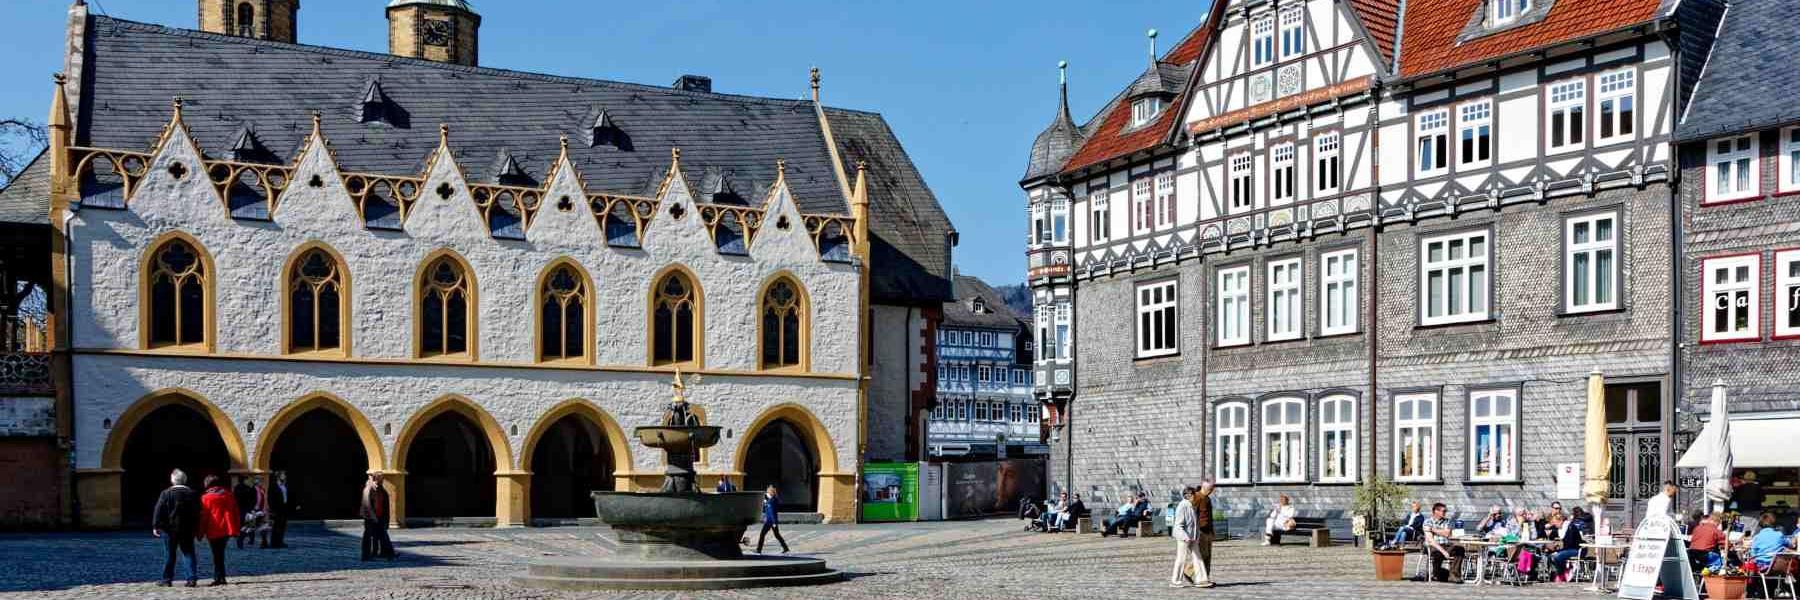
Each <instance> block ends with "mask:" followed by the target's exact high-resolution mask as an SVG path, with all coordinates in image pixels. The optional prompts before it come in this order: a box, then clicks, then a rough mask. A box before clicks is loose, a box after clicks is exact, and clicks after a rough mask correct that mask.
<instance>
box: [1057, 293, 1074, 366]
mask: <svg viewBox="0 0 1800 600" xmlns="http://www.w3.org/2000/svg"><path fill="white" fill-rule="evenodd" d="M1070 312H1071V311H1070V310H1069V301H1068V300H1058V301H1056V340H1055V342H1056V359H1057V360H1058V361H1061V362H1068V361H1069V359H1070V358H1071V357H1073V356H1074V354H1070V353H1069V341H1070V340H1069V338H1070V337H1071V335H1070V334H1071V332H1072V331H1073V329H1072V328H1071V327H1070V326H1069V325H1070V321H1069V319H1070V315H1069V313H1070Z"/></svg>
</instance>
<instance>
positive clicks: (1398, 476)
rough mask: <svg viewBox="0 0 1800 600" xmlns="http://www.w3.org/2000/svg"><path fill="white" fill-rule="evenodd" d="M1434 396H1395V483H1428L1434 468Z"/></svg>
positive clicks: (1434, 472)
mask: <svg viewBox="0 0 1800 600" xmlns="http://www.w3.org/2000/svg"><path fill="white" fill-rule="evenodd" d="M1437 402H1438V398H1437V394H1434V393H1430V392H1424V393H1413V394H1397V395H1395V396H1394V480H1395V481H1431V480H1435V479H1437V477H1438V469H1437V448H1438V429H1437Z"/></svg>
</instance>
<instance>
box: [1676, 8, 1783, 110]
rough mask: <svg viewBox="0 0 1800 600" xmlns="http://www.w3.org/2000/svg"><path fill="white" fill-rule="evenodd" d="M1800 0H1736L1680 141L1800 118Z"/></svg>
mask: <svg viewBox="0 0 1800 600" xmlns="http://www.w3.org/2000/svg"><path fill="white" fill-rule="evenodd" d="M1796 39H1800V2H1794V1H1793V0H1733V1H1732V2H1731V8H1730V9H1727V10H1726V11H1725V19H1724V22H1723V23H1722V24H1721V25H1720V26H1719V29H1718V38H1717V39H1716V40H1714V42H1713V46H1712V55H1711V57H1710V58H1708V59H1707V61H1706V63H1705V64H1706V67H1705V69H1704V70H1703V71H1702V72H1701V75H1700V78H1699V81H1698V82H1697V83H1696V84H1695V85H1696V87H1695V89H1694V93H1693V97H1692V98H1693V99H1692V102H1690V103H1689V104H1688V107H1687V109H1686V111H1685V113H1684V114H1683V115H1682V119H1681V122H1680V123H1677V124H1676V125H1675V140H1676V141H1678V142H1687V141H1694V140H1699V139H1705V138H1709V137H1717V136H1722V135H1729V134H1734V133H1740V132H1745V131H1753V130H1757V129H1766V128H1770V127H1775V126H1778V125H1786V124H1789V123H1794V122H1800V106H1796V105H1795V104H1794V103H1793V102H1789V101H1784V100H1780V99H1785V98H1788V97H1790V96H1792V95H1793V89H1794V87H1793V78H1794V77H1793V76H1794V66H1793V63H1792V62H1791V61H1792V60H1793V51H1792V49H1793V47H1794V40H1796Z"/></svg>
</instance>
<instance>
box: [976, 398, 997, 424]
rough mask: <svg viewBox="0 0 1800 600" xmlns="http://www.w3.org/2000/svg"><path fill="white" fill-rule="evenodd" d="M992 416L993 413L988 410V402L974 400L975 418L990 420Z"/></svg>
mask: <svg viewBox="0 0 1800 600" xmlns="http://www.w3.org/2000/svg"><path fill="white" fill-rule="evenodd" d="M992 418H993V415H992V414H991V413H989V412H988V403H986V402H982V401H980V400H976V401H975V420H977V421H989V420H992Z"/></svg>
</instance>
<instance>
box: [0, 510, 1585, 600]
mask: <svg viewBox="0 0 1800 600" xmlns="http://www.w3.org/2000/svg"><path fill="white" fill-rule="evenodd" d="M783 529H784V530H785V531H786V532H787V539H788V541H789V543H791V544H792V545H793V546H794V550H795V554H798V555H810V556H817V557H821V558H825V559H826V560H827V561H829V562H830V563H831V565H832V566H833V567H834V568H837V569H840V570H843V571H844V572H846V573H848V574H849V575H850V578H849V580H848V581H845V582H843V583H838V584H833V585H829V586H823V587H811V588H790V589H775V590H746V591H735V592H706V593H698V594H689V593H673V592H609V593H572V592H550V591H542V590H535V589H526V588H521V587H518V586H515V585H513V584H512V583H511V581H510V577H511V576H512V575H515V574H518V573H521V572H523V571H524V568H525V564H526V563H527V562H529V561H531V560H532V559H535V558H540V557H549V556H579V555H604V554H607V553H609V552H610V549H609V548H610V547H611V544H610V543H609V542H608V541H607V540H606V539H605V537H604V536H605V532H606V530H605V529H604V528H592V527H561V528H543V529H499V530H496V529H413V530H395V531H394V532H393V534H394V536H393V537H394V542H395V544H396V546H398V547H399V549H400V553H401V558H400V559H399V560H397V561H395V562H392V563H388V562H372V563H362V562H358V561H357V560H356V559H357V556H356V555H357V537H356V535H357V533H358V532H356V531H350V530H335V529H326V528H322V527H316V528H300V529H297V530H295V531H292V532H290V534H289V535H290V539H289V545H290V546H291V547H290V548H288V549H285V550H257V549H253V548H252V549H245V550H242V551H239V550H236V549H235V548H233V549H232V550H231V551H229V552H228V553H227V558H228V559H229V560H230V569H231V572H230V575H231V581H232V584H231V585H229V586H227V587H223V588H206V587H200V588H198V589H184V588H181V587H175V588H160V587H155V586H154V585H153V582H154V581H155V580H156V578H157V576H158V574H159V572H160V570H161V566H162V545H161V544H160V543H159V541H158V540H156V539H154V538H151V537H150V535H149V533H148V532H113V533H73V534H10V535H0V565H3V566H0V600H10V599H13V598H34V599H37V598H49V599H64V598H105V599H112V598H118V599H125V598H131V599H138V598H145V599H154V598H233V597H256V598H259V599H278V598H325V599H329V600H351V599H361V598H369V599H430V598H457V599H461V598H495V599H499V598H508V599H512V598H521V599H545V600H564V599H572V598H686V597H698V598H777V599H781V598H796V599H798V598H948V599H958V598H971V599H974V598H980V599H1014V598H1017V599H1021V600H1023V599H1039V598H1070V599H1076V598H1079V599H1081V600H1095V599H1096V598H1129V599H1132V600H1138V599H1142V598H1200V597H1213V598H1283V599H1286V598H1409V599H1410V598H1457V599H1464V598H1467V597H1469V596H1470V595H1471V594H1475V595H1479V596H1481V597H1483V598H1484V600H1485V599H1487V598H1569V599H1577V598H1599V597H1600V596H1597V595H1594V594H1592V593H1590V592H1584V591H1582V589H1581V586H1578V585H1551V584H1539V585H1535V586H1528V587H1523V588H1515V587H1499V586H1487V587H1482V588H1479V589H1477V588H1473V587H1469V586H1456V585H1449V584H1425V583H1417V582H1376V581H1374V580H1373V567H1372V566H1371V563H1370V560H1369V556H1368V554H1367V553H1366V551H1364V550H1362V549H1360V548H1349V547H1338V548H1325V549H1312V548H1305V547H1299V546H1286V547H1280V548H1267V547H1263V546H1260V545H1257V544H1256V543H1255V542H1251V541H1243V540H1239V541H1231V542H1224V543H1221V544H1219V545H1218V546H1217V547H1216V548H1215V550H1214V561H1215V562H1216V563H1217V564H1216V568H1215V570H1216V571H1217V572H1216V573H1215V578H1216V580H1217V581H1219V583H1220V586H1219V587H1217V588H1213V589H1210V590H1199V589H1169V588H1168V587H1167V581H1168V577H1169V570H1170V567H1171V565H1172V563H1173V553H1172V542H1170V541H1169V539H1168V538H1150V539H1135V538H1129V539H1106V538H1101V537H1100V536H1098V535H1080V536H1077V535H1075V534H1027V533H1021V532H1020V531H1019V524H1018V522H1017V521H1012V520H992V521H979V522H960V523H907V524H883V525H855V526H830V525H827V526H802V525H794V526H789V527H784V528H783ZM751 533H752V534H754V533H755V530H751ZM769 541H770V543H774V540H769ZM199 551H200V559H201V563H202V565H201V570H200V572H201V579H202V581H203V582H204V580H206V579H207V578H208V577H209V572H210V566H209V565H210V559H209V558H208V557H207V554H206V548H205V546H204V545H202V546H201V547H200V549H199ZM181 568H182V569H183V570H182V571H178V573H179V572H185V571H184V569H185V568H186V564H185V562H184V563H183V564H182V565H181ZM177 585H178V586H179V582H178V583H177ZM202 586H204V583H202Z"/></svg>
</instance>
